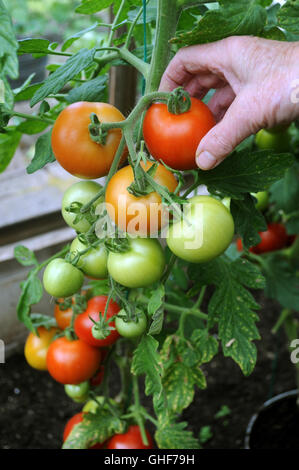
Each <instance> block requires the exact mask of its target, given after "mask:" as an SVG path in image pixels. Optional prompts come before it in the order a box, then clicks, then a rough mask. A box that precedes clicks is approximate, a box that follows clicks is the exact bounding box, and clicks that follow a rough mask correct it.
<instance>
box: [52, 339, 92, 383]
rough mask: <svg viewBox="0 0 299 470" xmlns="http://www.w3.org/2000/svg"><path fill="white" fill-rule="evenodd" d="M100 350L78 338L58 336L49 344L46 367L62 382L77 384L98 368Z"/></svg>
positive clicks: (54, 377) (87, 378)
mask: <svg viewBox="0 0 299 470" xmlns="http://www.w3.org/2000/svg"><path fill="white" fill-rule="evenodd" d="M100 362H101V351H100V350H99V349H97V348H94V347H92V346H90V345H89V344H87V343H85V342H84V341H81V340H80V339H77V340H74V341H70V340H68V339H67V338H66V337H63V338H58V339H56V340H55V341H53V343H52V344H51V345H50V347H49V349H48V353H47V367H48V371H49V374H50V375H51V376H52V377H53V379H55V380H57V382H60V383H62V384H65V385H66V384H75V385H76V384H79V383H81V382H85V380H89V379H90V378H91V377H92V376H93V375H94V374H95V372H96V371H97V370H98V368H99V365H100Z"/></svg>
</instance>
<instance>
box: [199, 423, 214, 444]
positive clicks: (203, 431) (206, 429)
mask: <svg viewBox="0 0 299 470" xmlns="http://www.w3.org/2000/svg"><path fill="white" fill-rule="evenodd" d="M212 437H213V433H212V430H211V426H203V427H202V428H200V431H199V442H200V443H201V444H205V443H206V442H208V441H209V440H210V439H212Z"/></svg>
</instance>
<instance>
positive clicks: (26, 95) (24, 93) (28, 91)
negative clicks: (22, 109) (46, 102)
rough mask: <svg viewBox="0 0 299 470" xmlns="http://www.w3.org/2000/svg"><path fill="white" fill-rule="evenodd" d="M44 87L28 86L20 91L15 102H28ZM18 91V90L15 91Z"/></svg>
mask: <svg viewBox="0 0 299 470" xmlns="http://www.w3.org/2000/svg"><path fill="white" fill-rule="evenodd" d="M41 86H42V83H34V84H33V85H28V86H26V87H25V88H22V89H21V90H19V89H18V91H17V93H16V95H15V101H27V100H30V99H31V98H32V96H33V95H34V93H35V92H36V91H37V90H38V89H39V88H40V87H41ZM15 91H16V90H15Z"/></svg>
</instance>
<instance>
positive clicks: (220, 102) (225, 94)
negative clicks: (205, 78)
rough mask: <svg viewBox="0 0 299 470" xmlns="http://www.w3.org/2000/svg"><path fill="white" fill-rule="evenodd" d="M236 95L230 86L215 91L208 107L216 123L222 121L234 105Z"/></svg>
mask: <svg viewBox="0 0 299 470" xmlns="http://www.w3.org/2000/svg"><path fill="white" fill-rule="evenodd" d="M235 98H236V95H235V93H234V91H233V90H232V88H231V87H230V86H229V85H226V86H224V87H222V88H219V89H218V90H216V91H215V93H214V94H213V96H212V98H211V99H210V101H209V102H208V107H209V108H210V110H211V111H212V113H213V115H214V117H215V119H216V121H217V122H218V121H220V120H221V119H222V118H223V116H224V114H225V113H226V111H227V109H228V108H229V106H230V105H231V104H232V102H233V101H234V99H235Z"/></svg>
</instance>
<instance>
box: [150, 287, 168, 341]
mask: <svg viewBox="0 0 299 470" xmlns="http://www.w3.org/2000/svg"><path fill="white" fill-rule="evenodd" d="M164 296H165V289H164V286H163V284H159V286H158V287H157V289H155V290H154V291H153V293H152V295H151V297H150V299H149V302H148V305H147V311H148V314H149V316H150V317H152V320H153V321H152V323H151V326H150V329H149V332H148V333H149V334H150V335H158V334H159V333H160V332H161V330H162V327H163V320H164V309H163V300H164Z"/></svg>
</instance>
